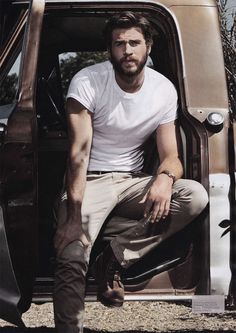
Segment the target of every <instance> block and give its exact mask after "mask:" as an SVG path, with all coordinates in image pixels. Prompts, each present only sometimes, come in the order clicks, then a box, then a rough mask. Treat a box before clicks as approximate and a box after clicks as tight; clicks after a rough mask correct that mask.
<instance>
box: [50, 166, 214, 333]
mask: <svg viewBox="0 0 236 333" xmlns="http://www.w3.org/2000/svg"><path fill="white" fill-rule="evenodd" d="M152 180H153V178H152V177H151V176H147V175H145V174H143V173H138V174H133V173H121V172H111V173H105V174H102V175H96V174H91V175H88V176H87V184H86V190H85V194H84V199H83V204H82V216H83V219H82V220H83V229H84V231H85V233H86V234H87V236H88V237H89V239H90V241H91V247H92V245H93V244H94V242H95V240H96V238H97V236H98V234H99V231H100V229H101V227H102V226H103V224H104V221H105V220H106V218H107V217H108V215H109V214H110V213H111V211H113V212H114V215H115V216H120V217H121V219H122V220H123V221H124V219H125V220H126V225H128V224H129V221H130V225H131V227H129V228H127V230H125V231H124V232H122V233H120V234H119V235H117V236H116V237H115V238H114V239H113V240H112V241H111V246H112V249H113V252H114V254H115V256H116V258H117V259H118V261H119V262H120V264H121V265H122V266H123V267H124V268H128V267H129V266H130V265H132V264H133V263H135V262H136V261H137V260H139V259H140V258H141V257H143V256H144V255H146V254H147V253H148V252H149V251H151V250H152V249H153V248H155V247H157V246H158V244H160V243H161V242H162V241H164V240H165V239H167V238H168V237H170V236H171V235H173V234H175V233H176V232H178V231H179V230H181V229H183V228H184V227H185V226H187V225H188V224H189V223H190V222H191V221H192V220H193V219H194V218H195V217H197V216H198V215H199V214H200V213H201V211H202V210H203V209H204V208H205V207H206V205H207V203H208V196H207V193H206V191H205V189H204V188H203V186H202V185H201V184H199V183H198V182H195V181H192V180H185V179H180V180H177V181H176V182H175V183H174V185H173V191H172V199H171V205H170V215H169V217H168V218H167V219H166V220H165V221H160V222H158V223H157V224H156V225H150V224H149V223H148V220H147V219H145V218H143V211H144V205H145V200H144V199H145V195H146V193H147V191H148V189H149V187H150V184H151V182H152ZM66 200H67V198H66V193H63V195H62V197H61V203H60V205H59V210H58V223H63V222H65V221H66ZM113 222H114V223H117V224H118V223H119V219H117V218H116V219H114V221H113ZM163 226H164V227H163ZM165 226H166V227H165ZM117 229H118V230H119V226H117ZM91 247H89V248H86V249H85V248H84V247H83V245H82V243H81V242H80V241H74V242H72V243H71V244H69V245H68V246H67V247H66V248H65V249H64V251H63V253H62V254H60V256H58V257H57V265H56V271H55V288H54V315H55V325H56V329H57V333H75V332H76V333H78V332H80V333H81V332H83V312H84V297H85V276H86V272H87V268H88V263H89V256H90V252H91Z"/></svg>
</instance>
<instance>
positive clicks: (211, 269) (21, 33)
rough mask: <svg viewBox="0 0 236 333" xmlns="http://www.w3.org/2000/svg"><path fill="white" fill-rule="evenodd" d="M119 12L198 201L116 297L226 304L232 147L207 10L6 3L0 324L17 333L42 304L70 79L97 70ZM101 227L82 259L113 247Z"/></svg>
mask: <svg viewBox="0 0 236 333" xmlns="http://www.w3.org/2000/svg"><path fill="white" fill-rule="evenodd" d="M121 10H132V11H135V12H141V13H143V14H145V15H147V17H148V18H149V19H150V21H151V22H152V25H153V29H154V44H153V48H152V52H151V54H150V59H149V65H151V66H152V67H153V68H154V69H155V70H157V71H159V72H161V73H162V74H164V75H165V76H166V77H168V78H169V79H170V80H171V81H172V82H173V83H174V85H175V86H176V89H177V91H178V96H179V110H178V112H179V123H180V127H181V137H182V146H183V161H184V169H185V175H184V177H186V178H192V179H195V180H197V181H199V182H201V183H202V184H203V185H204V187H205V188H206V189H207V191H208V193H209V206H208V207H207V209H205V211H204V212H203V213H202V214H201V216H200V217H199V218H198V220H197V221H194V223H192V225H191V226H190V227H188V228H187V229H185V230H183V231H182V232H180V233H179V234H177V235H175V236H174V237H172V239H169V240H168V241H166V242H165V243H164V244H163V245H162V247H161V248H159V249H158V251H153V252H152V253H150V255H149V256H148V257H146V258H145V259H144V260H143V261H142V262H141V263H138V264H136V265H134V266H133V267H131V268H130V269H129V270H128V271H127V272H126V273H125V275H124V276H123V279H124V282H125V289H126V296H125V298H126V300H191V298H192V297H193V295H224V296H225V299H227V300H228V302H229V303H230V304H231V305H232V304H234V296H235V291H236V289H235V284H236V278H235V264H236V257H235V254H236V252H235V251H236V248H235V245H236V242H235V241H236V238H235V237H236V233H235V232H236V226H235V149H234V142H235V138H236V137H235V122H234V117H233V116H232V112H231V110H230V109H229V99H228V93H227V84H226V75H225V67H224V57H223V51H222V41H221V35H220V26H219V17H218V11H217V6H216V3H215V1H214V0H131V1H130V0H129V1H128V0H120V1H118V0H108V1H98V0H97V1H92V0H73V1H72V0H32V1H26V0H6V1H2V2H1V3H0V317H1V318H3V319H5V320H7V321H9V322H12V323H14V324H16V325H23V321H22V319H21V315H22V313H23V312H25V311H27V310H28V308H29V307H30V304H31V302H46V301H51V300H52V288H53V271H54V257H55V255H54V250H53V234H54V232H55V218H54V214H53V204H54V200H55V197H56V195H57V193H58V192H59V191H60V188H61V185H62V180H63V174H64V171H65V165H66V159H67V150H68V147H67V128H66V121H65V108H64V105H65V93H66V90H67V88H68V84H69V80H70V78H71V76H72V75H73V74H75V73H76V72H77V71H78V69H80V68H82V67H83V66H86V65H88V64H91V63H94V62H96V61H102V60H103V59H106V57H107V52H106V47H105V44H104V41H103V37H102V30H103V27H104V24H105V21H106V19H107V18H108V17H109V16H110V15H112V14H114V13H116V12H119V11H121ZM145 154H146V157H145V158H146V159H145V161H146V162H145V171H146V172H150V173H152V172H153V171H154V169H155V166H156V164H157V161H158V156H157V154H156V151H155V147H154V145H153V142H152V139H151V138H150V140H149V141H148V142H147V146H146V153H145ZM113 218H115V219H117V218H119V217H113ZM109 223H112V220H111V221H109V220H108V221H107V225H106V226H105V228H104V230H102V233H101V235H100V237H99V239H98V241H97V244H96V245H95V247H94V250H93V256H92V258H94V257H95V256H96V254H97V253H98V252H99V251H101V249H102V247H103V246H104V244H105V243H106V242H107V241H108V240H109V239H110V238H111V237H113V236H114V234H111V232H110V228H109ZM122 223H123V221H122V219H120V224H119V225H120V226H122ZM124 227H125V226H124ZM87 280H88V281H87V296H86V299H87V300H88V301H89V300H95V299H96V298H95V292H96V283H95V279H94V276H93V275H92V274H91V273H90V272H89V273H88V277H87Z"/></svg>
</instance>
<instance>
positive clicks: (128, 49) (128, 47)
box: [124, 43, 133, 55]
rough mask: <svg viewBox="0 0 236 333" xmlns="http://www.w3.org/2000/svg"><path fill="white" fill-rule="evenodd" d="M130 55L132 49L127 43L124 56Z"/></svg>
mask: <svg viewBox="0 0 236 333" xmlns="http://www.w3.org/2000/svg"><path fill="white" fill-rule="evenodd" d="M132 53H133V49H132V47H131V46H130V44H129V43H125V47H124V54H125V55H127V54H132Z"/></svg>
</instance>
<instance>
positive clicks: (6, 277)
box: [0, 0, 44, 325]
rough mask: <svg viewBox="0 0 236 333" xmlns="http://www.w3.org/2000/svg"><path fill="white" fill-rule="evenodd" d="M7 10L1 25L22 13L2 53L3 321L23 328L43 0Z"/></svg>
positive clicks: (30, 270) (31, 245) (31, 267)
mask: <svg viewBox="0 0 236 333" xmlns="http://www.w3.org/2000/svg"><path fill="white" fill-rule="evenodd" d="M19 5H20V4H19ZM9 6H10V4H9V3H8V5H6V7H4V8H3V9H4V10H5V11H3V12H2V14H1V27H3V26H4V22H6V20H7V19H8V15H10V13H11V15H12V10H13V9H14V10H15V11H16V12H17V11H18V12H20V13H21V15H20V20H16V22H15V21H14V22H15V23H14V24H15V25H14V27H13V26H12V27H13V28H14V29H12V30H11V29H10V28H9V26H10V25H9V26H7V27H6V30H5V32H6V34H8V36H9V38H7V37H6V38H5V39H4V40H2V43H1V50H0V68H1V70H0V87H1V88H0V317H1V318H3V319H4V320H7V321H9V322H11V323H14V324H16V325H24V324H23V322H22V319H21V314H22V312H24V311H26V310H27V309H28V308H29V306H30V304H31V298H32V288H33V281H34V272H35V267H36V263H37V122H36V113H35V102H34V94H35V86H36V82H35V81H36V70H37V58H38V49H39V43H38V40H39V36H40V31H41V25H42V17H43V12H44V0H32V1H31V3H30V8H29V9H27V10H24V8H23V7H21V10H19V8H18V9H17V7H14V8H12V10H10V9H9ZM12 6H14V4H13V5H12ZM15 6H17V3H16V4H15ZM20 6H21V5H20ZM27 7H28V6H27ZM14 10H13V11H14Z"/></svg>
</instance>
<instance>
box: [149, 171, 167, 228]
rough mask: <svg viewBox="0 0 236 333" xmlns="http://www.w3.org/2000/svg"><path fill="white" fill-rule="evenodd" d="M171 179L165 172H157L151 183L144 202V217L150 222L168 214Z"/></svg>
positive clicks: (163, 217)
mask: <svg viewBox="0 0 236 333" xmlns="http://www.w3.org/2000/svg"><path fill="white" fill-rule="evenodd" d="M172 185H173V180H172V179H171V178H170V177H168V176H167V175H165V174H159V175H158V176H157V178H156V179H155V181H154V182H153V184H152V185H151V187H150V189H149V191H148V193H147V197H146V204H145V211H144V217H148V218H149V221H150V222H151V223H155V222H158V221H159V220H160V219H161V218H162V219H165V218H166V217H167V215H168V214H169V210H170V200H171V194H172Z"/></svg>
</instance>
